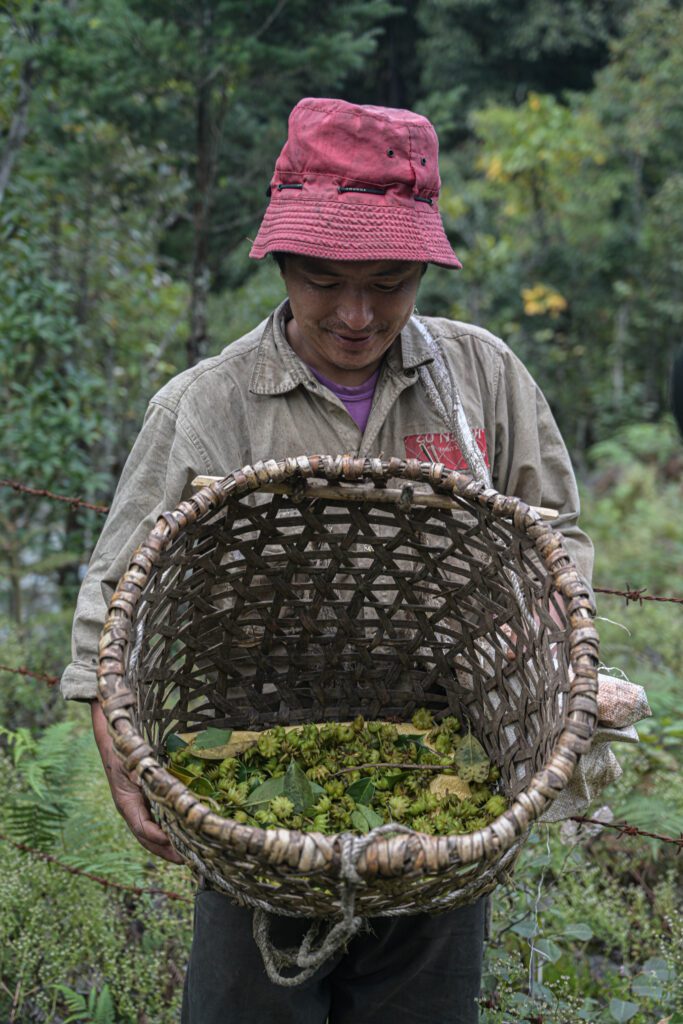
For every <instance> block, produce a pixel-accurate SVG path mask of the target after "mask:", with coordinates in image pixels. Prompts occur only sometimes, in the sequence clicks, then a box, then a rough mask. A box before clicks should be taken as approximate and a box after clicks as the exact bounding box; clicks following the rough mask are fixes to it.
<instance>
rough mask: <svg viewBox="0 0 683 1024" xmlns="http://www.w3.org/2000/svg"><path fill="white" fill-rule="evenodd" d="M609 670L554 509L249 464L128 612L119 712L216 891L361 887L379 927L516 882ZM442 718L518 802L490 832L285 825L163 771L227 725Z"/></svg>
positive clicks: (252, 897) (480, 491) (152, 560)
mask: <svg viewBox="0 0 683 1024" xmlns="http://www.w3.org/2000/svg"><path fill="white" fill-rule="evenodd" d="M282 485H285V486H282ZM264 488H266V490H264ZM397 488H398V489H397ZM278 490H279V491H280V492H283V491H284V492H287V493H273V491H278ZM425 495H426V496H425ZM511 646H512V647H513V648H514V652H515V657H514V659H513V660H511V659H510V648H511ZM597 655H598V648H597V634H596V631H595V629H594V627H593V613H592V603H591V599H590V595H589V593H588V590H587V588H586V586H585V584H584V583H583V582H582V580H581V579H580V577H579V575H578V573H577V572H576V569H575V568H574V566H573V564H572V562H571V560H570V559H569V557H568V555H567V554H566V551H565V549H564V547H563V543H562V539H561V537H560V536H559V535H558V534H557V533H556V532H554V531H553V530H552V528H551V527H550V526H549V525H548V524H547V523H544V522H542V521H541V518H540V516H539V514H538V512H537V511H534V510H532V509H530V508H529V506H527V505H525V504H524V503H523V502H522V501H520V500H519V499H517V498H511V497H505V496H502V495H500V494H498V493H497V492H495V491H493V490H491V489H486V488H485V486H484V485H482V484H480V483H474V482H472V481H471V479H470V478H469V477H467V476H465V475H462V474H459V473H455V472H452V471H449V470H446V469H445V468H444V467H443V466H441V465H438V464H437V465H432V464H428V463H418V462H416V461H411V460H408V461H405V460H400V459H389V460H379V459H360V458H352V457H350V456H343V457H342V456H339V457H336V458H333V457H329V456H309V457H299V458H295V459H294V458H293V459H286V460H284V461H281V462H265V463H258V464H257V465H256V466H254V467H253V468H252V467H249V466H247V467H244V468H243V469H241V470H239V471H237V472H234V473H232V474H230V475H229V476H227V477H225V479H223V480H221V481H220V482H217V483H214V484H211V485H210V486H208V487H204V488H203V489H201V490H200V491H198V492H197V493H196V494H195V495H194V496H193V497H192V498H190V499H189V500H188V501H184V502H183V503H182V504H181V505H180V506H179V507H178V509H176V510H175V511H174V512H171V513H166V514H165V515H164V516H163V517H162V518H160V519H159V521H158V522H157V524H156V527H155V528H154V530H153V531H152V532H151V533H150V534H149V536H148V537H147V539H146V541H145V542H144V543H143V544H142V545H141V547H140V548H138V550H137V551H136V552H135V554H134V556H133V558H132V561H131V563H130V567H129V569H128V571H127V572H126V573H125V575H124V576H123V577H122V579H121V581H120V583H119V586H118V589H117V591H116V593H115V595H114V598H113V599H112V601H111V605H110V611H109V615H108V618H107V621H106V624H105V627H104V631H103V633H102V637H101V641H100V668H99V676H100V682H99V697H100V701H101V703H102V707H103V709H104V712H105V714H106V716H107V718H108V721H109V724H110V728H111V730H112V732H113V736H114V741H115V745H116V749H117V751H118V753H119V755H120V756H121V757H122V758H123V759H124V761H125V764H126V766H127V768H128V769H129V770H135V772H136V773H137V774H138V776H139V778H140V780H141V782H142V785H143V788H144V791H145V793H146V794H147V797H148V799H149V800H150V802H151V805H152V808H153V811H154V813H155V815H156V817H157V818H158V820H159V821H160V823H161V825H162V827H163V828H164V829H165V831H166V832H167V834H168V835H169V836H170V838H171V841H172V843H173V845H174V846H175V847H176V849H178V850H179V851H180V853H181V854H182V855H183V856H184V857H185V858H186V859H187V860H188V862H189V863H190V864H191V865H192V866H193V867H194V868H195V869H196V870H197V871H199V872H200V873H201V874H203V875H204V876H205V877H206V878H207V879H209V881H210V883H211V884H213V886H214V887H216V888H219V889H221V890H222V891H224V892H227V893H228V894H230V895H231V896H232V897H233V898H234V899H235V900H237V901H238V902H241V903H243V904H246V905H250V906H254V907H259V908H262V909H267V910H275V911H276V912H278V913H284V914H290V915H304V916H313V917H316V916H320V917H335V916H338V915H339V914H340V912H341V907H342V902H340V894H341V893H342V890H344V887H345V886H347V884H348V881H349V877H350V875H349V873H350V872H351V875H352V876H353V879H354V888H355V912H356V913H357V914H361V915H378V914H379V915H381V914H405V913H415V912H418V911H428V912H437V911H439V910H445V909H449V908H452V907H455V906H458V905H460V904H463V903H466V902H471V901H473V900H474V899H476V898H478V897H479V896H481V895H483V894H484V893H486V892H488V891H489V890H491V889H492V888H493V887H494V886H495V885H496V883H497V882H498V881H499V880H500V878H501V877H502V876H504V874H505V873H506V871H507V870H508V868H509V867H510V865H511V864H512V862H513V861H514V859H515V857H516V855H517V853H518V852H519V849H520V847H521V845H522V843H523V841H524V839H525V837H526V835H527V833H528V829H529V826H530V824H531V822H532V821H533V820H534V819H535V818H537V817H538V816H539V815H540V814H541V813H542V812H543V810H544V809H545V808H546V807H547V806H548V804H549V802H550V801H551V800H552V799H554V798H555V797H556V796H557V795H558V793H560V792H561V791H562V789H563V787H564V786H565V785H566V783H567V781H568V780H569V778H570V777H571V774H572V771H573V769H574V766H575V764H576V761H577V758H578V757H579V755H580V754H581V753H583V752H585V751H586V750H587V749H588V747H589V746H590V740H591V736H592V733H593V729H594V727H595V723H596V717H597V714H596V693H597V663H598V657H597ZM420 706H428V707H429V708H431V709H432V710H433V712H434V714H435V717H436V718H437V719H438V718H439V716H442V715H447V714H449V715H451V714H452V715H455V716H457V717H458V718H459V719H460V720H461V721H462V722H463V724H464V725H465V726H469V727H471V729H472V732H473V734H474V735H475V736H476V738H477V739H478V740H479V741H480V742H481V743H482V744H483V746H484V748H485V750H486V752H487V754H488V756H489V757H490V758H491V760H492V761H494V762H495V763H496V764H498V765H499V767H500V771H501V785H502V787H503V791H504V793H505V794H506V795H507V796H508V797H510V798H511V799H512V804H511V806H510V808H509V809H508V810H507V811H506V812H505V813H504V814H502V815H501V816H500V817H499V818H497V819H496V820H495V821H494V822H493V823H492V824H491V825H490V826H488V827H487V828H485V829H482V830H480V831H477V832H474V833H472V834H470V835H451V836H444V837H436V836H428V835H423V834H420V833H416V832H413V831H411V830H407V829H402V830H397V831H395V832H394V833H389V834H387V833H386V829H385V831H384V832H379V833H370V834H369V836H363V837H351V836H345V835H344V836H324V835H320V834H315V833H301V832H296V831H291V830H287V829H283V828H278V829H268V830H264V829H260V828H255V827H251V826H249V825H244V824H240V823H238V822H235V821H233V820H230V819H226V818H222V817H220V816H219V815H218V814H216V813H215V812H214V811H213V810H212V809H211V808H210V807H209V806H207V805H206V804H204V803H202V801H201V799H200V798H199V797H198V796H196V795H195V794H193V793H192V792H190V791H189V790H188V789H187V788H186V786H185V785H184V784H183V783H182V782H180V781H178V780H177V779H176V778H174V776H173V775H171V774H170V773H169V772H168V771H167V770H166V769H165V768H164V766H163V750H164V744H165V741H166V738H167V736H168V735H169V734H171V733H178V732H181V733H182V732H188V731H195V730H197V729H201V728H203V727H205V726H207V725H209V724H211V725H213V726H217V727H225V728H233V729H257V730H258V729H264V728H269V727H271V726H273V725H274V724H278V723H285V724H298V723H304V722H308V721H315V722H321V721H325V720H336V721H346V720H349V719H352V718H354V717H355V716H356V715H357V714H362V715H363V716H364V717H365V718H366V719H372V718H384V719H389V720H407V719H409V718H410V716H411V714H412V713H413V711H414V710H415V708H417V707H420Z"/></svg>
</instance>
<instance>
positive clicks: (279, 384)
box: [249, 299, 432, 395]
mask: <svg viewBox="0 0 683 1024" xmlns="http://www.w3.org/2000/svg"><path fill="white" fill-rule="evenodd" d="M290 315H291V314H290V310H289V300H288V299H285V300H284V302H282V303H280V305H279V306H278V307H277V309H275V310H274V311H273V313H271V315H270V317H269V318H268V321H267V323H266V326H265V328H264V330H263V334H262V336H261V341H260V342H259V347H258V352H257V354H256V364H255V366H254V370H253V372H252V375H251V380H250V382H249V391H250V392H251V393H252V394H253V395H283V394H285V393H286V392H288V391H293V390H294V389H295V388H297V387H298V386H299V384H304V383H306V382H307V381H311V380H313V379H314V378H313V375H312V373H311V371H310V370H309V368H308V367H307V366H306V364H305V363H303V362H302V361H301V359H299V357H298V356H297V354H296V353H295V352H294V350H293V349H292V348H291V347H290V345H289V342H288V341H287V337H286V334H285V323H286V322H287V320H288V319H289V317H290ZM431 362H432V354H431V352H430V351H429V348H428V347H427V345H426V343H425V341H424V338H423V337H422V335H421V334H420V332H419V331H418V330H416V329H415V327H414V326H413V324H412V323H411V322H410V320H409V321H408V323H407V324H406V326H405V327H404V328H403V330H402V331H401V334H400V335H399V338H398V339H397V340H396V341H395V342H394V344H393V345H392V346H391V348H390V349H389V352H388V353H387V356H386V364H387V366H388V368H389V369H390V370H391V371H392V372H393V373H396V374H404V373H406V371H409V372H408V373H407V374H406V376H408V377H409V378H410V379H411V380H413V379H414V378H415V369H416V368H417V367H418V366H423V365H424V364H425V363H431Z"/></svg>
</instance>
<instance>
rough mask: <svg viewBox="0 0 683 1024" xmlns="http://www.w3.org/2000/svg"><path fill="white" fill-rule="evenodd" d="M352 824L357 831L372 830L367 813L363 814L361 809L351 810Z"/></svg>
mask: <svg viewBox="0 0 683 1024" xmlns="http://www.w3.org/2000/svg"><path fill="white" fill-rule="evenodd" d="M351 824H352V825H353V827H354V828H355V830H356V832H369V831H370V826H369V825H368V822H367V818H366V817H365V815H363V814H361V813H360V811H359V810H355V811H351Z"/></svg>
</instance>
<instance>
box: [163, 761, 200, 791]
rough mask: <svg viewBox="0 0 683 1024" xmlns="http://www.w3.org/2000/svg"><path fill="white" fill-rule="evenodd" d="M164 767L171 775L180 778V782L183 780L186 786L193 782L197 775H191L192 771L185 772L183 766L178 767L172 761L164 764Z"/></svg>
mask: <svg viewBox="0 0 683 1024" xmlns="http://www.w3.org/2000/svg"><path fill="white" fill-rule="evenodd" d="M166 769H167V770H168V771H169V772H170V773H171V775H175V777H176V779H180V781H181V782H184V783H185V785H186V786H189V784H190V783H191V782H194V780H195V779H196V778H197V776H196V775H193V774H192V772H186V771H185V770H184V769H183V768H179V767H178V765H177V764H174V763H173V761H171V762H170V763H169V764H167V765H166Z"/></svg>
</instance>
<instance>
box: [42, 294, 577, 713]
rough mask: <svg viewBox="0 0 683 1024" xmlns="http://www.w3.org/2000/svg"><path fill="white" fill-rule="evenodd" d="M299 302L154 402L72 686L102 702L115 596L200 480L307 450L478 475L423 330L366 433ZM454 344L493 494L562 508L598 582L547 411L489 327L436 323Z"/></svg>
mask: <svg viewBox="0 0 683 1024" xmlns="http://www.w3.org/2000/svg"><path fill="white" fill-rule="evenodd" d="M287 314H288V305H287V303H286V302H285V303H283V304H282V305H281V306H280V307H279V308H278V309H277V310H276V311H275V312H274V313H273V314H272V315H271V316H270V318H269V319H268V320H266V321H264V322H263V323H262V324H260V325H259V326H258V327H257V328H255V330H253V331H251V332H250V333H249V334H247V335H245V336H244V337H243V338H240V339H239V340H238V341H235V342H233V343H232V344H231V345H229V346H228V347H227V348H226V349H225V350H224V351H223V352H222V353H221V354H220V355H218V356H215V357H213V358H211V359H206V360H204V361H203V362H201V363H199V364H198V365H197V366H194V367H192V368H191V369H189V370H186V371H185V372H184V373H181V374H179V375H178V376H177V377H174V378H173V379H172V380H171V381H170V382H169V383H168V384H167V385H166V386H165V387H164V388H162V389H161V391H159V392H158V394H156V395H155V396H154V398H153V399H152V400H151V402H150V404H149V408H148V410H147V414H146V416H145V420H144V423H143V426H142V430H141V431H140V434H139V435H138V438H137V440H136V442H135V445H134V447H133V450H132V451H131V453H130V456H129V458H128V461H127V462H126V465H125V468H124V471H123V474H122V476H121V480H120V482H119V485H118V488H117V490H116V494H115V495H114V500H113V502H112V506H111V511H110V513H109V516H108V518H107V521H106V523H105V526H104V529H103V530H102V534H101V536H100V539H99V541H98V544H97V547H96V548H95V551H94V553H93V556H92V559H91V562H90V566H89V568H88V573H87V575H86V577H85V579H84V581H83V585H82V587H81V591H80V594H79V598H78V606H77V610H76V617H75V620H74V627H73V661H72V662H71V664H70V665H69V666H68V667H67V669H66V670H65V672H64V674H63V676H62V681H61V689H62V694H63V696H64V697H66V698H68V699H81V700H92V699H93V698H94V697H95V696H96V676H95V673H96V666H97V642H98V638H99V634H100V630H101V628H102V624H103V621H104V618H105V612H106V607H107V603H108V600H109V598H110V596H111V594H112V592H113V590H114V588H115V585H116V583H117V581H118V579H119V577H120V576H121V575H122V574H123V572H124V571H125V569H126V568H127V565H128V561H129V558H130V556H131V554H132V552H133V550H134V549H135V547H137V545H138V544H139V543H140V542H141V540H142V539H143V538H144V537H145V536H146V534H147V533H148V532H149V531H150V530H151V529H152V527H153V526H154V523H155V522H156V520H157V518H158V516H159V515H160V513H162V512H164V511H166V510H169V509H173V508H175V507H176V505H177V504H178V502H179V501H180V500H181V499H182V498H184V497H187V496H188V495H189V494H190V493H191V491H192V488H191V481H192V479H193V478H194V477H195V476H197V475H214V476H216V475H220V476H223V475H226V474H227V473H229V472H231V471H232V470H234V469H237V468H239V467H241V466H243V465H245V464H247V463H251V464H253V463H254V462H255V461H257V460H258V459H270V458H272V459H281V458H284V457H286V456H292V455H300V454H304V453H306V454H311V453H319V454H329V455H336V454H339V453H354V454H359V455H363V456H366V455H375V456H377V455H384V456H385V457H389V456H392V455H396V456H399V457H401V458H405V457H406V456H411V457H417V458H420V459H423V460H431V461H440V462H444V463H445V464H446V466H449V467H450V468H465V465H464V463H463V462H462V460H461V455H460V451H459V449H458V448H457V445H456V443H455V440H454V438H453V435H452V434H450V433H449V430H450V427H449V425H448V423H446V422H443V421H440V420H439V418H438V415H437V413H436V412H435V411H434V409H433V407H432V405H431V404H430V402H429V401H428V400H427V397H426V394H425V392H424V390H423V387H422V385H421V384H420V383H419V381H418V375H417V367H418V366H420V365H422V364H424V363H426V362H428V361H430V360H431V355H430V353H429V350H428V349H427V347H426V344H425V342H424V340H423V339H422V337H421V336H420V334H419V332H418V331H417V330H416V329H415V328H414V327H412V326H411V325H410V324H409V325H408V327H406V328H405V329H404V331H403V332H402V333H401V336H400V337H399V338H397V340H396V341H395V342H394V344H393V346H392V348H391V349H390V350H389V352H388V353H387V356H386V358H385V360H384V363H383V366H382V370H381V373H380V377H379V380H378V383H377V389H376V392H375V397H374V401H373V406H372V410H371V413H370V419H369V420H368V424H367V427H366V429H365V431H364V433H362V434H361V432H360V430H358V428H357V427H356V425H355V423H354V421H353V420H352V418H351V417H350V415H349V414H348V412H347V411H346V409H345V408H344V406H343V404H342V403H341V401H340V400H339V399H338V398H336V397H335V396H334V395H333V394H332V393H331V392H330V391H328V390H327V388H325V387H324V385H322V384H321V383H319V382H318V381H317V380H316V379H315V377H314V376H313V374H312V373H311V372H310V370H309V369H308V367H307V366H306V365H305V364H304V363H302V362H301V360H300V359H299V358H298V357H297V356H296V354H295V353H294V352H293V350H292V349H291V348H290V346H289V344H288V343H287V340H286V338H285V334H284V323H285V317H286V316H287ZM425 323H426V324H427V325H428V327H429V330H430V331H431V333H432V335H433V336H434V337H436V338H437V339H438V340H440V342H441V346H442V349H443V352H444V356H445V358H446V360H447V362H448V364H449V367H450V371H451V373H452V375H453V377H454V379H455V381H456V382H457V385H458V388H459V391H460V395H461V398H462V402H463V406H464V409H465V413H466V415H467V419H468V421H469V424H470V427H471V429H472V433H473V435H474V438H475V440H476V441H477V443H478V444H479V446H480V448H482V450H484V449H485V451H486V454H487V458H488V460H489V464H490V468H491V473H492V479H493V486H494V487H495V488H496V489H497V490H499V491H501V492H503V493H505V494H513V495H517V496H519V497H521V498H523V499H524V500H525V501H527V502H528V503H529V504H533V505H543V506H548V507H551V508H555V509H557V510H558V511H559V512H560V513H561V516H560V518H559V520H557V521H556V524H555V525H557V527H558V528H559V529H561V530H562V533H563V534H564V537H565V539H566V542H567V548H568V550H569V553H570V554H571V556H572V557H573V558H574V560H575V562H576V564H577V566H578V568H579V571H580V572H581V573H582V574H583V576H584V577H585V578H586V579H587V580H590V577H591V571H592V562H593V551H592V546H591V543H590V541H589V540H588V538H587V537H586V536H585V534H583V533H582V532H581V530H580V529H579V527H578V526H577V518H578V513H579V497H578V492H577V488H576V482H575V480H574V474H573V472H572V467H571V463H570V460H569V456H568V454H567V450H566V448H565V446H564V443H563V441H562V438H561V437H560V433H559V431H558V428H557V425H556V424H555V421H554V419H553V417H552V414H551V412H550V409H549V407H548V404H547V402H546V401H545V399H544V397H543V395H542V394H541V392H540V391H539V389H538V387H537V386H536V384H535V383H534V381H533V379H532V378H531V376H530V375H529V373H528V372H527V371H526V369H525V368H524V366H523V365H522V364H521V363H520V361H519V360H518V359H517V357H516V356H515V355H514V354H513V353H512V352H511V351H510V349H509V348H508V347H507V346H506V345H505V344H504V343H503V342H502V341H500V340H499V339H498V338H496V337H494V336H493V335H492V334H489V333H488V332H487V331H484V330H482V329H481V328H479V327H473V326H472V325H470V324H464V323H457V322H454V321H451V320H444V319H436V318H434V319H425Z"/></svg>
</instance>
